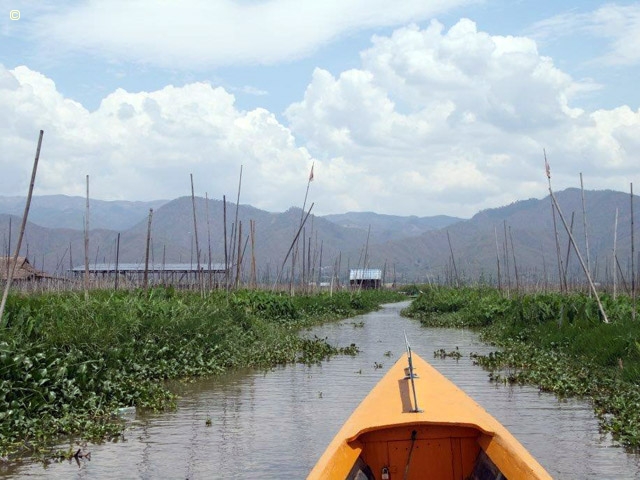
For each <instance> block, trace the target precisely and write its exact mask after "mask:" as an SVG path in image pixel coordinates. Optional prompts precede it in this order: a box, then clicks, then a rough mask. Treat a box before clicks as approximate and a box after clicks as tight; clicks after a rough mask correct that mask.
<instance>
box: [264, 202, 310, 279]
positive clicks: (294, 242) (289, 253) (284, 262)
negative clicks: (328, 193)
mask: <svg viewBox="0 0 640 480" xmlns="http://www.w3.org/2000/svg"><path fill="white" fill-rule="evenodd" d="M313 205H314V204H313V203H312V204H311V206H310V207H309V211H308V212H307V215H306V216H305V217H304V220H303V221H302V224H301V225H300V227H299V228H298V232H297V233H296V235H295V237H293V241H292V242H291V246H290V247H289V250H288V251H287V254H286V255H285V257H284V260H283V262H282V267H281V268H280V271H278V276H277V277H276V281H275V283H274V284H273V289H274V290H275V288H276V286H277V285H278V282H279V281H280V277H281V275H282V272H283V270H284V267H285V265H286V264H287V260H288V259H289V255H291V251H292V250H293V247H294V246H295V244H296V242H297V241H298V237H300V232H301V231H302V227H303V226H304V224H305V223H306V222H307V218H309V214H310V213H311V210H313Z"/></svg>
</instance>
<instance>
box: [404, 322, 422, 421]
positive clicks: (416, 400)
mask: <svg viewBox="0 0 640 480" xmlns="http://www.w3.org/2000/svg"><path fill="white" fill-rule="evenodd" d="M404 341H405V343H406V344H407V359H408V360H409V375H408V376H405V379H409V380H411V390H412V391H413V405H414V406H415V408H414V409H413V410H411V411H412V412H414V413H418V412H422V411H423V410H421V409H420V408H418V396H417V395H416V384H415V381H414V378H415V377H416V375H415V374H414V373H413V361H412V359H411V345H409V340H408V339H407V332H406V331H405V332H404Z"/></svg>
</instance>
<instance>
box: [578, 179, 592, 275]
mask: <svg viewBox="0 0 640 480" xmlns="http://www.w3.org/2000/svg"><path fill="white" fill-rule="evenodd" d="M580 192H581V193H582V224H583V226H584V245H585V250H586V254H587V270H589V272H591V257H590V255H589V230H588V228H587V209H586V207H585V203H584V184H583V183H582V172H580Z"/></svg>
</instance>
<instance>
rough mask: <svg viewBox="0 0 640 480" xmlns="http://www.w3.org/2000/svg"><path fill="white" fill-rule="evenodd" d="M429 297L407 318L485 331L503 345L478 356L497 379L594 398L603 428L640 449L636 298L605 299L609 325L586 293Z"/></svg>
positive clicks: (434, 292) (437, 290)
mask: <svg viewBox="0 0 640 480" xmlns="http://www.w3.org/2000/svg"><path fill="white" fill-rule="evenodd" d="M421 291H422V293H420V294H419V295H418V297H417V298H416V300H415V301H414V302H413V303H412V305H411V306H410V307H408V308H407V309H405V310H404V311H403V314H404V315H406V316H409V317H413V318H416V319H418V320H420V322H421V323H423V324H424V325H428V326H436V327H438V326H440V327H471V328H478V329H479V330H480V333H481V336H482V338H483V339H484V340H486V341H488V342H490V343H493V344H495V345H497V346H499V347H500V351H499V352H494V353H492V354H490V355H486V356H482V355H473V358H474V361H475V362H476V363H477V364H479V365H482V366H483V367H484V368H487V369H488V370H490V372H491V374H490V378H491V379H492V380H493V381H496V382H504V383H517V384H525V383H526V384H533V385H537V386H538V387H539V388H540V389H541V390H544V391H549V392H553V393H555V394H556V395H558V396H560V397H567V396H579V397H584V398H588V399H590V400H591V401H592V403H593V406H594V412H595V414H596V415H597V416H598V418H599V420H600V425H601V427H602V429H603V430H605V431H608V432H610V433H611V434H612V435H613V437H614V439H616V440H617V441H619V442H620V443H621V444H622V445H624V446H626V447H629V448H633V449H637V448H640V428H639V427H638V426H639V425H640V347H639V345H640V322H637V321H633V320H632V315H631V301H630V299H629V297H626V296H618V297H617V298H616V299H615V300H614V299H613V298H612V297H611V296H609V295H606V294H604V295H602V297H601V300H602V303H603V305H604V307H605V310H606V312H607V316H608V317H609V321H610V322H611V323H609V324H606V323H604V322H603V321H602V319H601V317H600V313H599V311H598V307H597V304H596V301H595V299H593V298H591V297H590V296H588V295H586V294H582V293H573V294H559V293H538V294H525V295H518V296H513V297H512V298H506V297H505V296H504V295H503V293H502V292H499V291H498V290H495V289H490V288H484V287H482V288H459V289H453V288H443V287H430V286H425V287H422V288H421ZM436 353H437V352H436Z"/></svg>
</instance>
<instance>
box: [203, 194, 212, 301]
mask: <svg viewBox="0 0 640 480" xmlns="http://www.w3.org/2000/svg"><path fill="white" fill-rule="evenodd" d="M204 201H205V203H204V205H205V212H206V215H207V247H208V253H209V262H208V264H207V265H208V267H209V275H208V279H207V284H208V287H209V290H211V289H212V281H211V221H210V219H209V194H208V193H207V192H204Z"/></svg>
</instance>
